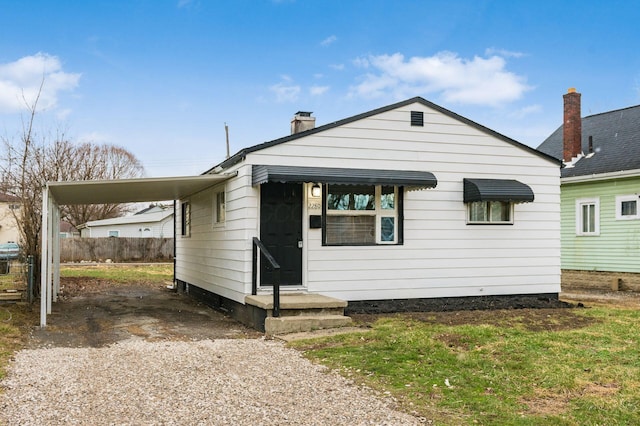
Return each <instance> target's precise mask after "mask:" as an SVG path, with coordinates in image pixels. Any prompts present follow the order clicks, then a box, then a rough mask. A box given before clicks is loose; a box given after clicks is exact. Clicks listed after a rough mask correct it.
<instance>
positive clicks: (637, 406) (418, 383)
mask: <svg viewBox="0 0 640 426" xmlns="http://www.w3.org/2000/svg"><path fill="white" fill-rule="evenodd" d="M556 311H559V310H555V311H550V313H549V314H548V321H547V324H544V322H545V320H544V318H543V319H542V320H541V321H538V322H537V323H536V324H534V325H533V326H532V322H531V318H528V314H526V312H529V310H522V312H519V311H517V310H514V311H498V312H496V315H495V317H494V318H492V317H491V316H490V315H489V316H488V315H486V313H485V314H484V315H478V317H479V318H478V320H477V321H476V322H475V323H473V324H457V325H447V324H446V323H445V324H443V323H442V322H440V321H434V320H433V319H430V317H429V315H428V314H423V315H422V317H421V318H420V319H416V316H413V318H412V317H411V316H409V315H396V316H393V317H388V318H381V319H379V320H377V321H376V322H374V323H373V324H372V330H371V332H369V333H365V334H351V335H343V336H336V337H331V338H325V339H321V340H317V339H316V340H313V341H302V342H296V343H293V344H292V345H293V346H294V347H296V348H299V349H301V350H304V351H305V354H306V356H307V357H309V358H310V359H312V360H314V361H316V362H320V363H322V364H326V365H328V366H330V367H332V368H336V369H339V370H340V371H342V372H343V374H345V375H347V376H350V377H352V378H354V379H355V380H356V381H358V382H362V383H365V384H367V385H369V386H371V387H373V388H376V389H379V390H382V391H384V392H388V393H390V394H391V395H393V396H394V397H396V398H397V399H398V400H399V401H400V403H401V406H402V407H403V408H404V410H405V411H407V412H411V413H414V414H417V415H419V416H423V417H425V418H427V419H432V420H434V421H435V422H436V424H449V425H458V424H484V425H495V424H497V425H631V424H640V312H639V311H637V310H633V309H618V308H615V307H604V306H603V307H597V308H593V309H563V310H561V311H566V312H562V313H561V314H559V315H561V316H562V321H561V322H558V321H556V319H555V318H554V312H556ZM534 313H535V312H534ZM454 314H455V313H451V315H454ZM500 316H505V317H506V318H507V319H506V320H505V321H500V320H499V319H498V318H499V317H500ZM536 316H539V312H538V313H537V314H536ZM572 318H573V319H572ZM572 324H574V325H573V326H572Z"/></svg>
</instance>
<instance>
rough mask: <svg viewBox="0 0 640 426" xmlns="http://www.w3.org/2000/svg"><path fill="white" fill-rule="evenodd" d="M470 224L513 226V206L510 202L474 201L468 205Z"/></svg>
mask: <svg viewBox="0 0 640 426" xmlns="http://www.w3.org/2000/svg"><path fill="white" fill-rule="evenodd" d="M467 209H468V216H467V217H468V222H467V223H469V224H480V225H485V224H486V225H495V224H502V225H510V224H513V219H512V217H513V204H512V203H510V202H509V201H474V202H472V203H467Z"/></svg>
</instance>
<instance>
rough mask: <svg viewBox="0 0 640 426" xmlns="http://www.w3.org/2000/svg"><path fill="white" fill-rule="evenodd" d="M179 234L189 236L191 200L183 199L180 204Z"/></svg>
mask: <svg viewBox="0 0 640 426" xmlns="http://www.w3.org/2000/svg"><path fill="white" fill-rule="evenodd" d="M180 236H181V237H183V238H189V237H190V236H191V202H189V201H184V202H182V203H181V204H180Z"/></svg>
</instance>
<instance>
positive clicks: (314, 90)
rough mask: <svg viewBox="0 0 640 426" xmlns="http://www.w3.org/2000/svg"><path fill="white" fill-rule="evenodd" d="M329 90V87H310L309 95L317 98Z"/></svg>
mask: <svg viewBox="0 0 640 426" xmlns="http://www.w3.org/2000/svg"><path fill="white" fill-rule="evenodd" d="M328 90H329V86H311V88H310V89H309V93H311V94H312V95H313V96H319V95H323V94H325V93H326V92H327V91H328Z"/></svg>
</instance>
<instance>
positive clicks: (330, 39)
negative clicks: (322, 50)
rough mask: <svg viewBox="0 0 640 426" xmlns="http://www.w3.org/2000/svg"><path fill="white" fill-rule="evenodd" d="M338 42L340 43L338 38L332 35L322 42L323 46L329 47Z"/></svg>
mask: <svg viewBox="0 0 640 426" xmlns="http://www.w3.org/2000/svg"><path fill="white" fill-rule="evenodd" d="M336 41H338V37H336V36H334V35H330V36H329V37H327V38H325V39H324V40H322V41H321V42H320V45H321V46H325V47H326V46H329V45H332V44H333V43H335V42H336Z"/></svg>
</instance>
